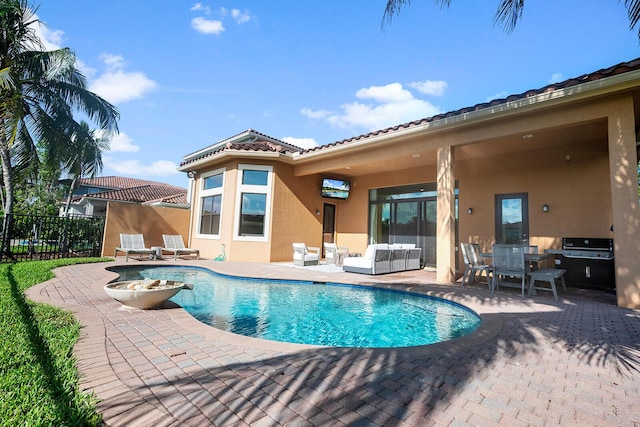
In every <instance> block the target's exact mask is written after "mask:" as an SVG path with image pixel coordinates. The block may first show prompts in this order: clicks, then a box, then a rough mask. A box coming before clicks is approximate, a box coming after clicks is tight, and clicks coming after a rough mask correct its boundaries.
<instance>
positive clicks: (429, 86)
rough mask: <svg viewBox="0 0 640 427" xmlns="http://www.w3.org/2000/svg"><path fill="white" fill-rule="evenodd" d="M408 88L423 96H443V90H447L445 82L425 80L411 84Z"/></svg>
mask: <svg viewBox="0 0 640 427" xmlns="http://www.w3.org/2000/svg"><path fill="white" fill-rule="evenodd" d="M409 87H412V88H414V89H415V90H417V91H418V92H420V93H424V94H425V95H432V96H443V95H444V90H445V89H446V88H447V82H445V81H443V80H425V81H423V82H411V83H409Z"/></svg>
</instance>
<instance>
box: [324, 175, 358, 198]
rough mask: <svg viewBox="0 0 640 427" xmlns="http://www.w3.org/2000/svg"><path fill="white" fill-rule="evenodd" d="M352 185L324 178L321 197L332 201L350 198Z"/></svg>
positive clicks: (340, 180) (339, 180)
mask: <svg viewBox="0 0 640 427" xmlns="http://www.w3.org/2000/svg"><path fill="white" fill-rule="evenodd" d="M350 189H351V183H350V182H349V181H345V180H342V179H333V178H322V188H321V189H320V195H321V196H322V197H330V198H332V199H346V198H348V197H349V190H350Z"/></svg>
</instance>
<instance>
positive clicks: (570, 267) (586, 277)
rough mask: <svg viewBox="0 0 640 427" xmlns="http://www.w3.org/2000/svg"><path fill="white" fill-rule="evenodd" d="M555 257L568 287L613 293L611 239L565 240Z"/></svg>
mask: <svg viewBox="0 0 640 427" xmlns="http://www.w3.org/2000/svg"><path fill="white" fill-rule="evenodd" d="M548 252H549V253H553V254H556V255H558V256H556V266H557V268H562V269H565V270H567V272H566V274H565V280H566V282H567V285H570V286H577V287H585V288H599V289H606V290H610V291H613V290H615V287H616V285H615V282H616V276H615V267H614V254H613V239H602V238H583V237H564V238H563V239H562V250H549V251H548Z"/></svg>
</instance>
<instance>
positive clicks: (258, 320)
mask: <svg viewBox="0 0 640 427" xmlns="http://www.w3.org/2000/svg"><path fill="white" fill-rule="evenodd" d="M112 270H113V271H115V272H116V273H118V274H119V275H120V278H119V279H118V280H120V281H124V280H138V279H142V278H151V279H166V280H177V281H181V282H184V283H188V284H193V290H187V289H185V290H182V291H181V292H179V293H178V294H177V295H176V296H174V297H173V298H171V301H173V302H175V303H177V304H180V305H181V306H182V307H183V308H184V309H185V310H186V311H187V312H189V313H190V314H191V315H192V316H193V317H195V318H196V319H198V320H199V321H201V322H203V323H206V324H207V325H211V326H213V327H216V328H218V329H222V330H225V331H228V332H233V333H236V334H241V335H246V336H249V337H255V338H262V339H267V340H273V341H283V342H291V343H299V344H312V345H321V346H336V347H409V346H418V345H425V344H433V343H436V342H440V341H446V340H450V339H453V338H457V337H461V336H463V335H466V334H469V333H471V332H473V331H474V330H475V329H476V328H477V327H478V326H479V325H480V318H479V317H478V315H476V314H475V313H474V312H473V311H471V310H469V309H468V308H466V307H464V306H462V305H459V304H456V303H453V302H450V301H447V300H443V299H438V298H431V297H426V296H421V295H417V294H412V293H408V292H399V291H392V290H385V289H372V288H368V287H361V286H352V285H342V284H336V283H313V282H294V281H284V280H270V279H245V278H237V277H231V276H225V275H221V274H217V273H215V272H213V271H211V270H208V269H205V268H197V267H176V266H173V267H146V268H143V267H116V268H113V269H112Z"/></svg>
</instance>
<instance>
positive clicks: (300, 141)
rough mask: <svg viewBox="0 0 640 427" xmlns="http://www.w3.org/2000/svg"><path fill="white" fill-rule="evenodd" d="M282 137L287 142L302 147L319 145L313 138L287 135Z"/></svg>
mask: <svg viewBox="0 0 640 427" xmlns="http://www.w3.org/2000/svg"><path fill="white" fill-rule="evenodd" d="M281 139H282V141H284V142H286V143H287V144H292V145H295V146H296V147H300V148H314V147H317V146H318V145H319V144H318V143H317V142H316V140H315V139H313V138H296V137H293V136H287V137H284V138H281Z"/></svg>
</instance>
